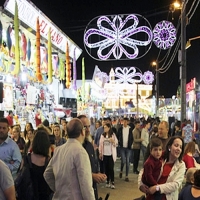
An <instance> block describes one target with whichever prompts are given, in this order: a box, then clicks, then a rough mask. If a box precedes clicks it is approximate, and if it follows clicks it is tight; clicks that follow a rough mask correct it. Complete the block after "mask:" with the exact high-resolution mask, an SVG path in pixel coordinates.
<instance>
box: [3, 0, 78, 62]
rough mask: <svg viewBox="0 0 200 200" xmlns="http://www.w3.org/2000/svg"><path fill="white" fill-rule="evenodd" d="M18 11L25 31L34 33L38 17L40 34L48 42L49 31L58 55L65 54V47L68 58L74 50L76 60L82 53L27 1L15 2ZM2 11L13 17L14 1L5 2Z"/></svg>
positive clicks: (72, 55)
mask: <svg viewBox="0 0 200 200" xmlns="http://www.w3.org/2000/svg"><path fill="white" fill-rule="evenodd" d="M16 1H17V4H18V10H19V20H20V22H21V23H23V26H25V28H26V29H28V30H29V31H31V32H33V33H35V31H36V20H37V18H38V17H39V22H40V34H41V36H42V37H43V38H44V39H45V40H48V31H49V29H50V31H51V37H52V45H53V48H54V49H56V50H58V51H59V52H60V53H63V54H64V53H65V51H66V45H67V43H68V45H69V50H70V51H69V56H70V57H71V58H74V50H75V55H76V60H77V59H78V58H79V56H80V55H81V53H82V49H81V48H80V47H78V46H77V45H76V44H75V43H74V42H73V41H72V40H71V39H70V38H69V37H68V36H67V35H66V34H65V33H63V32H62V31H61V30H60V29H59V28H58V27H57V26H56V25H55V24H54V23H53V22H52V21H51V20H50V19H49V18H48V17H47V16H45V15H44V14H43V13H42V12H41V11H40V10H39V9H38V8H37V7H36V6H35V5H34V4H33V3H32V2H31V1H28V0H16ZM4 10H5V11H8V12H9V13H10V14H11V15H13V16H14V13H15V0H7V1H6V2H5V3H4Z"/></svg>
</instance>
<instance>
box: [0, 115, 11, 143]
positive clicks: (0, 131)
mask: <svg viewBox="0 0 200 200" xmlns="http://www.w3.org/2000/svg"><path fill="white" fill-rule="evenodd" d="M8 131H9V125H8V120H7V119H6V118H0V143H1V142H3V141H5V140H6V138H7V137H8Z"/></svg>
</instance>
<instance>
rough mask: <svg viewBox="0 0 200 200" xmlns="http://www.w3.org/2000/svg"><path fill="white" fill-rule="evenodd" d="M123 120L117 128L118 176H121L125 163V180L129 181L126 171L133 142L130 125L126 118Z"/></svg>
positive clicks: (127, 171) (127, 170)
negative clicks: (119, 169)
mask: <svg viewBox="0 0 200 200" xmlns="http://www.w3.org/2000/svg"><path fill="white" fill-rule="evenodd" d="M123 122H124V123H123V126H122V127H120V128H119V130H118V134H117V135H118V140H119V145H120V154H121V171H120V174H119V177H120V178H122V173H123V168H124V165H125V163H126V177H125V181H126V182H129V178H128V173H129V166H130V156H131V146H132V144H133V134H132V129H131V127H130V126H129V125H128V118H124V120H123Z"/></svg>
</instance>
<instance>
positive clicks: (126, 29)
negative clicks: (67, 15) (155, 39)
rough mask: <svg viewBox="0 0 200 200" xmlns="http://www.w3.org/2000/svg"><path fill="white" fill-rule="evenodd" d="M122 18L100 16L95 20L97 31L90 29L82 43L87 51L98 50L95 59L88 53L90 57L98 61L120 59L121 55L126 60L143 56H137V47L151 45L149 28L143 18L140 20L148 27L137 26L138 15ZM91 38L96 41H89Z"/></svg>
mask: <svg viewBox="0 0 200 200" xmlns="http://www.w3.org/2000/svg"><path fill="white" fill-rule="evenodd" d="M123 16H126V18H125V19H124V20H123V19H122V16H120V15H116V16H114V17H113V18H112V17H111V16H101V17H99V18H98V20H97V27H98V29H96V28H90V29H88V30H86V31H85V34H84V43H85V45H86V47H88V48H89V49H97V48H98V50H97V57H96V55H92V54H90V52H88V53H89V54H90V56H92V57H93V58H95V59H98V60H108V59H110V60H112V59H121V58H122V56H123V55H125V56H126V58H128V59H136V58H138V57H142V56H143V55H139V49H138V46H148V45H149V44H150V43H151V41H152V31H151V26H150V24H149V22H148V21H147V20H146V19H145V18H144V17H142V19H143V20H145V22H146V23H145V24H148V25H149V27H148V26H139V17H140V18H141V16H140V15H137V16H136V15H135V14H131V15H123ZM109 17H110V18H109ZM90 23H91V22H90ZM89 25H90V24H89ZM89 25H88V26H89ZM136 34H139V35H140V37H137V36H136ZM92 36H98V39H96V40H91V37H92ZM138 38H140V39H138ZM86 50H87V48H86ZM148 50H149V49H147V50H146V51H145V53H144V54H146V53H147V52H148ZM87 51H88V50H87Z"/></svg>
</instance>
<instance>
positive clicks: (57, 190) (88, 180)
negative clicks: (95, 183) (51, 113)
mask: <svg viewBox="0 0 200 200" xmlns="http://www.w3.org/2000/svg"><path fill="white" fill-rule="evenodd" d="M67 133H68V137H69V138H68V140H67V142H66V143H65V144H63V145H62V146H60V147H57V148H56V149H55V151H54V155H53V157H52V159H51V160H50V162H49V164H48V166H47V168H46V170H45V172H44V178H45V180H46V182H47V183H48V185H49V187H50V188H51V189H52V190H53V191H54V195H53V200H61V199H65V200H76V199H78V200H95V197H94V191H93V188H92V173H91V166H90V160H89V157H88V154H87V152H86V150H85V149H84V148H83V146H82V144H83V142H84V140H85V128H84V126H83V123H82V122H81V120H79V119H77V118H75V119H72V120H71V121H70V122H69V123H68V124H67Z"/></svg>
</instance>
